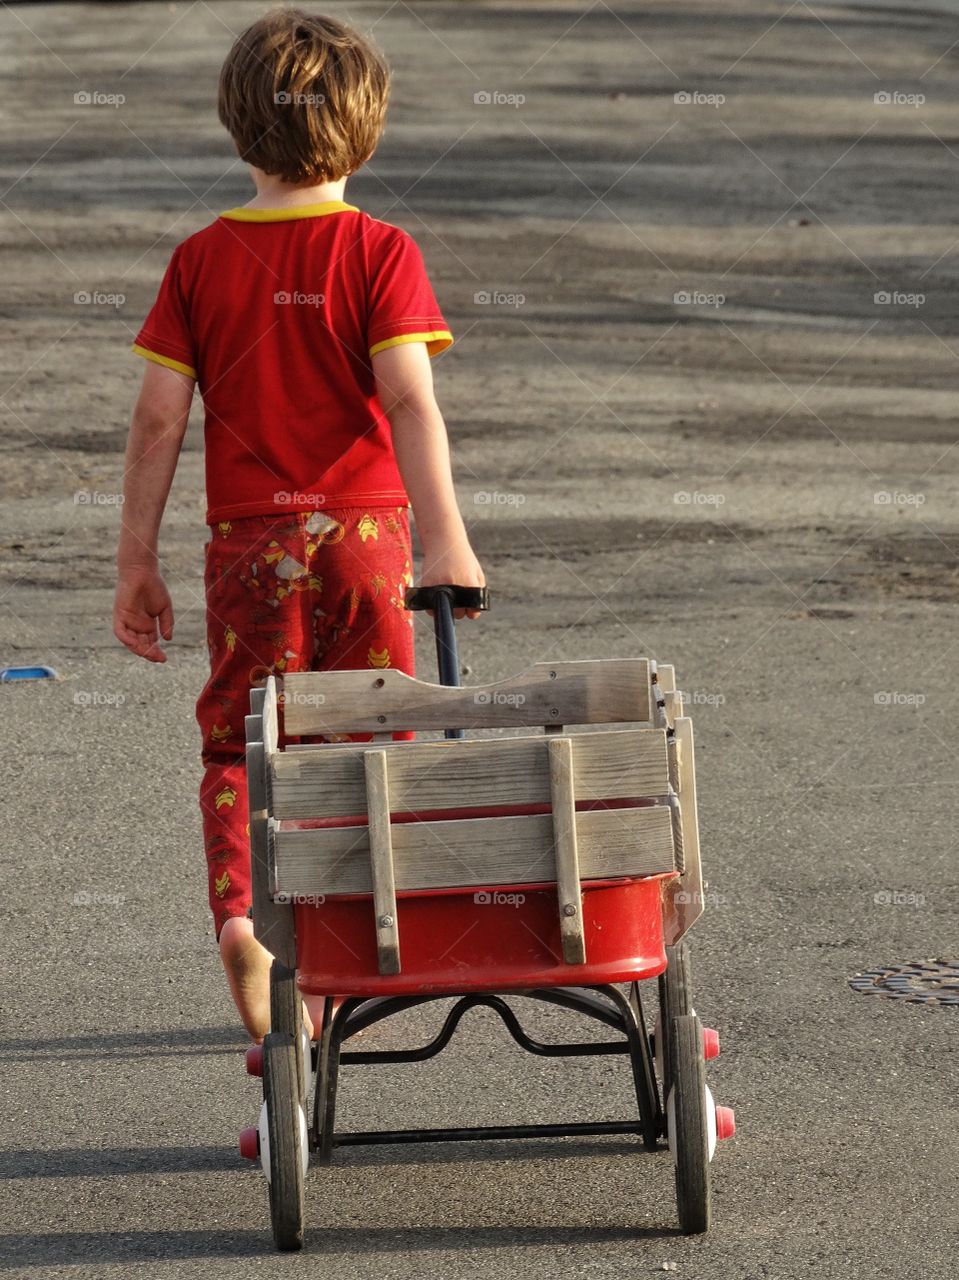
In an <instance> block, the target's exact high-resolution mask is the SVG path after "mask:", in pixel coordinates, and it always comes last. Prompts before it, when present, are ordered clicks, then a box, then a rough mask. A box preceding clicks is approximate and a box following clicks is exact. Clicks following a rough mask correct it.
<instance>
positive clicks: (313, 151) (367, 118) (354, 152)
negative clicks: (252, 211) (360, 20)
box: [217, 9, 390, 183]
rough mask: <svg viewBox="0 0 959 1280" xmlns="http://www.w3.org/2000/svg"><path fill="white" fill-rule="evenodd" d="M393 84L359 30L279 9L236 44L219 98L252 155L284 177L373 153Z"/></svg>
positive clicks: (349, 164) (339, 166)
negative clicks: (391, 84)
mask: <svg viewBox="0 0 959 1280" xmlns="http://www.w3.org/2000/svg"><path fill="white" fill-rule="evenodd" d="M389 92H390V72H389V67H388V66H387V65H386V62H385V61H384V59H383V57H382V56H381V54H380V53H379V52H378V50H376V49H375V48H374V47H373V45H372V44H370V43H369V41H367V40H365V39H364V38H363V37H362V36H361V35H360V34H359V33H358V32H356V31H354V30H353V29H352V28H351V27H348V26H346V25H345V24H344V23H342V22H337V21H336V20H335V19H334V18H324V17H322V16H320V15H319V14H310V13H304V12H303V10H302V9H275V10H274V11H273V12H272V13H268V14H266V15H265V16H264V17H262V18H260V19H259V20H258V21H257V22H254V23H253V25H252V26H250V27H248V28H247V29H246V31H244V32H243V34H242V35H241V36H240V37H239V38H238V39H237V41H236V43H235V44H234V46H233V48H232V49H231V50H230V52H229V54H228V55H227V58H226V61H225V62H224V64H223V70H222V71H221V72H220V92H219V100H218V104H217V105H218V109H219V115H220V120H221V122H222V124H223V125H224V127H225V128H226V129H227V131H228V132H229V134H230V136H231V137H232V139H233V141H234V142H235V143H236V149H237V151H238V152H239V153H240V156H241V158H242V159H243V160H245V161H247V163H248V164H252V165H255V166H256V167H257V168H258V169H262V170H263V172H264V173H268V174H271V175H273V176H275V177H279V178H280V179H282V181H284V182H297V183H302V182H334V181H336V180H337V179H338V178H344V177H347V176H348V175H349V174H351V173H354V172H355V171H356V170H357V169H359V168H360V166H361V165H363V164H365V163H366V161H367V160H369V158H370V156H371V155H372V154H373V151H374V150H375V148H376V144H377V142H378V141H379V138H380V134H381V133H382V132H383V122H384V118H385V115H386V104H387V100H388V98H389Z"/></svg>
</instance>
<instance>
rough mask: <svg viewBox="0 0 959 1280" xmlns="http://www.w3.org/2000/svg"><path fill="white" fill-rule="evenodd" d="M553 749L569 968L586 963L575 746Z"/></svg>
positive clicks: (565, 742)
mask: <svg viewBox="0 0 959 1280" xmlns="http://www.w3.org/2000/svg"><path fill="white" fill-rule="evenodd" d="M547 746H548V747H549V781H550V790H551V792H552V810H553V838H554V840H555V842H556V894H557V898H558V899H559V928H560V936H561V938H562V942H563V959H564V960H565V961H566V963H567V964H585V963H586V939H585V937H584V936H583V893H582V889H581V887H580V882H579V855H578V852H577V844H576V789H575V779H574V776H573V744H572V741H571V740H570V739H569V738H554V739H553V740H552V741H551V742H549V743H547Z"/></svg>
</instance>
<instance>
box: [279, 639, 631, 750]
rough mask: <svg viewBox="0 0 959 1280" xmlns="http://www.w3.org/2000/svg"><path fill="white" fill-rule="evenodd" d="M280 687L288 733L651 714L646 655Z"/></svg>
mask: <svg viewBox="0 0 959 1280" xmlns="http://www.w3.org/2000/svg"><path fill="white" fill-rule="evenodd" d="M283 693H284V699H283V715H284V727H285V731H286V734H287V736H289V737H299V736H304V735H307V736H309V735H320V734H327V733H367V732H370V733H372V732H386V731H390V732H392V731H395V730H398V729H445V728H448V727H449V726H450V725H457V726H462V727H463V728H465V729H517V728H522V727H523V726H524V725H548V724H617V723H620V724H622V723H627V722H644V721H648V720H649V719H650V715H649V664H648V662H647V661H646V659H645V658H625V659H618V660H608V661H595V662H593V661H590V662H557V663H551V664H550V663H539V664H537V665H536V666H534V667H531V668H530V670H528V671H525V672H523V673H522V674H521V675H518V676H513V677H512V678H510V679H509V680H501V681H498V682H496V683H494V684H486V685H474V686H467V687H465V688H459V689H456V688H447V687H446V686H444V685H437V684H427V683H426V682H424V681H421V680H414V679H413V678H412V677H410V676H407V675H405V674H404V673H403V672H401V671H394V670H392V669H389V670H386V671H327V672H315V671H306V672H294V673H293V674H291V675H288V676H286V677H285V679H284V681H283Z"/></svg>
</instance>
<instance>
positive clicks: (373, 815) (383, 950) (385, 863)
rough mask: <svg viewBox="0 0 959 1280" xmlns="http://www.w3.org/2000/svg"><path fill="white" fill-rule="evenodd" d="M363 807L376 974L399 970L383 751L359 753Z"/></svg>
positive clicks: (388, 810)
mask: <svg viewBox="0 0 959 1280" xmlns="http://www.w3.org/2000/svg"><path fill="white" fill-rule="evenodd" d="M363 765H364V772H365V775H366V807H367V812H368V814H369V846H370V878H371V880H372V883H373V912H374V915H375V917H376V950H377V955H378V958H379V969H380V973H399V972H400V934H399V928H398V926H397V923H396V887H395V882H394V876H393V840H392V827H391V826H390V789H389V775H388V772H387V763H386V752H385V751H366V752H364V754H363Z"/></svg>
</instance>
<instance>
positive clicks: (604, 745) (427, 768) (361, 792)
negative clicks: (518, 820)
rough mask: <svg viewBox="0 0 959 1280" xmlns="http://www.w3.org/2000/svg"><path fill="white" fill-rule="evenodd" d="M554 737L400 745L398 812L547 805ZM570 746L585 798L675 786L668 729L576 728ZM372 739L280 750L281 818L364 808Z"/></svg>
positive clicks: (394, 761)
mask: <svg viewBox="0 0 959 1280" xmlns="http://www.w3.org/2000/svg"><path fill="white" fill-rule="evenodd" d="M555 740H556V739H552V738H545V737H543V736H541V735H536V736H530V737H522V738H494V739H465V740H463V741H454V740H451V741H447V742H398V743H395V744H393V745H389V746H387V747H386V748H385V750H386V751H388V752H389V770H390V803H391V805H392V807H393V812H394V813H403V812H410V813H412V812H417V811H423V810H428V809H447V808H460V807H469V806H471V805H473V806H476V807H478V808H483V807H488V806H490V805H494V804H546V803H548V802H549V799H550V774H549V755H548V750H547V748H548V747H549V745H550V744H551V742H552V741H555ZM568 740H569V741H571V742H572V754H573V766H574V769H575V773H576V798H577V799H578V800H612V799H617V798H619V797H623V796H628V797H636V796H664V795H665V794H666V792H667V790H668V786H667V782H668V769H667V756H666V734H665V731H664V730H663V729H612V730H598V731H592V732H588V733H577V734H575V735H573V736H572V738H570V739H568ZM366 750H367V746H365V745H364V744H362V743H360V744H353V743H349V744H343V745H338V747H337V749H336V750H330V749H329V748H328V747H323V746H321V747H315V748H313V749H312V750H308V749H306V748H304V749H303V750H301V751H295V752H281V753H279V754H277V755H275V756H274V757H273V760H272V779H271V785H272V802H273V813H274V816H276V817H278V818H314V817H331V818H332V817H349V816H351V815H358V814H362V813H365V812H366V780H365V775H364V771H363V757H364V755H365V752H366Z"/></svg>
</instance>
